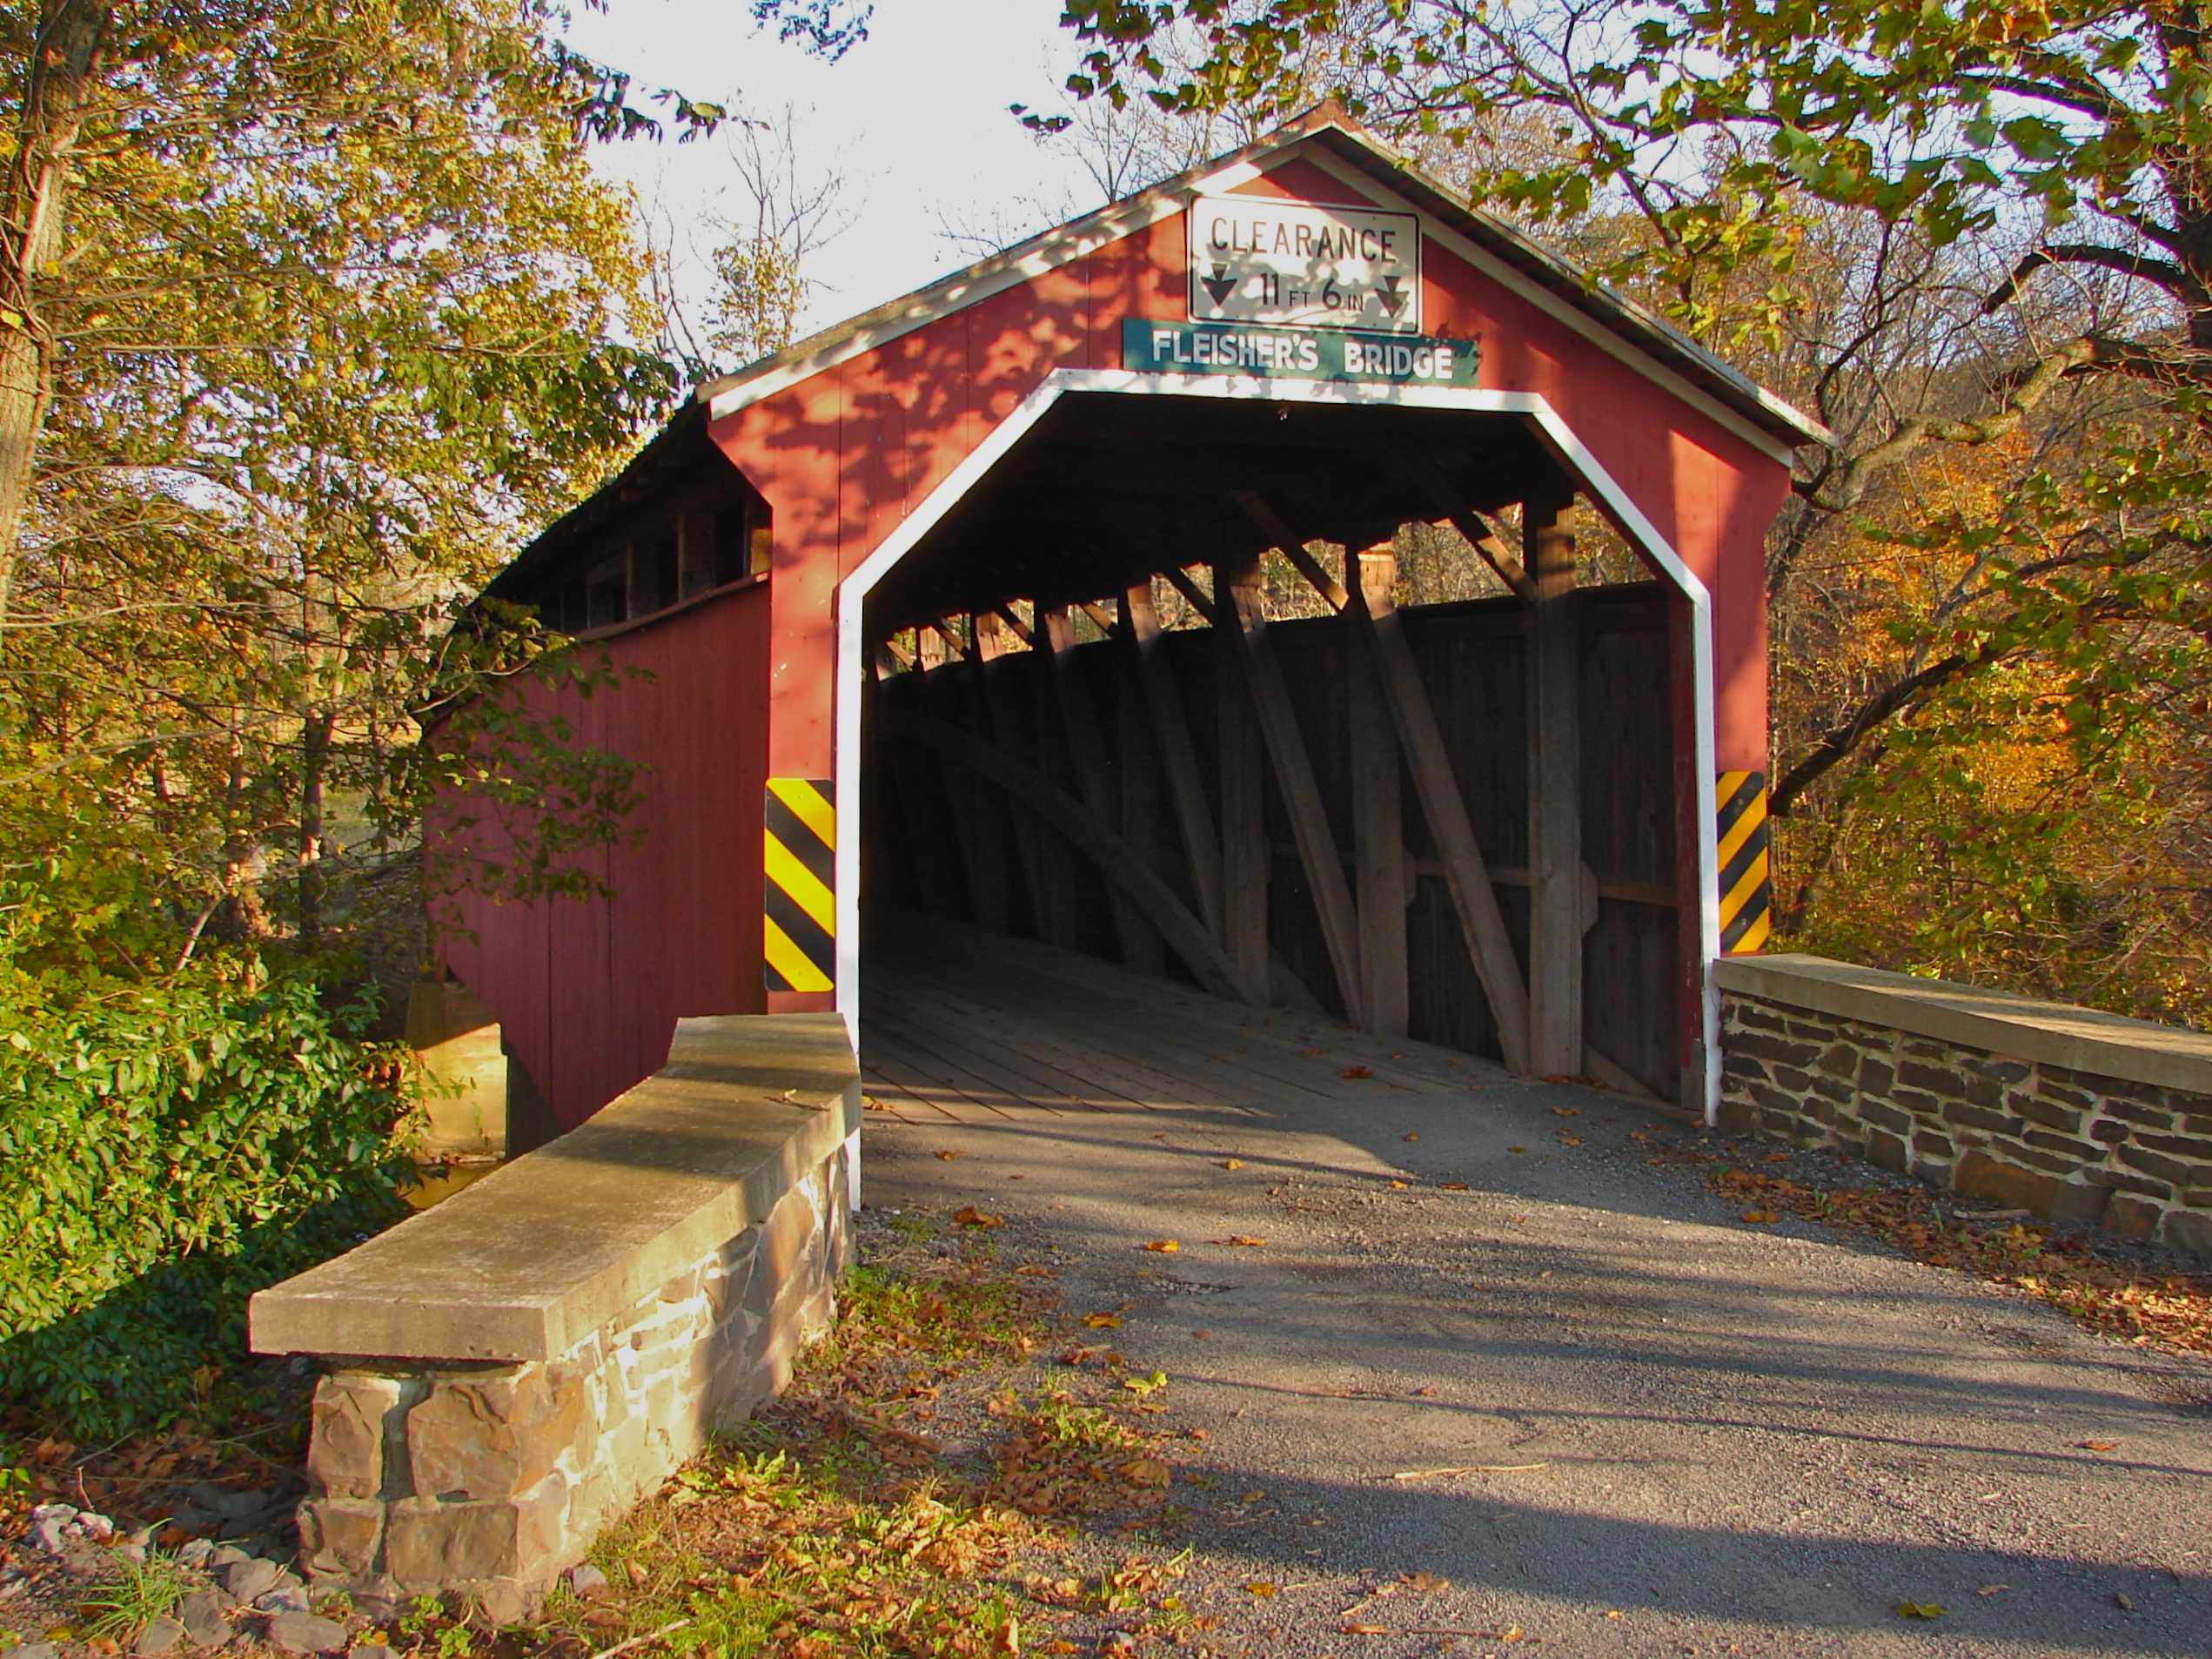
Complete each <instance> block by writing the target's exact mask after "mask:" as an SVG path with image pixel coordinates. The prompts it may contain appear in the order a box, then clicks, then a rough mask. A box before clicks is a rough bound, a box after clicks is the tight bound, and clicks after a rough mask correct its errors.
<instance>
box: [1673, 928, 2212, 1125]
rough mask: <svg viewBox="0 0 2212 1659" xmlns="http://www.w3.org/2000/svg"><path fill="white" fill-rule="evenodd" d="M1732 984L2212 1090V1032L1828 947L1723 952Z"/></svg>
mask: <svg viewBox="0 0 2212 1659" xmlns="http://www.w3.org/2000/svg"><path fill="white" fill-rule="evenodd" d="M1713 978H1714V980H1715V982H1716V983H1717V984H1719V987H1720V989H1721V990H1723V991H1733V992H1735V993H1736V994H1738V995H1739V996H1744V997H1758V998H1760V1000H1761V1001H1763V1002H1770V1003H1780V1004H1783V1005H1784V1006H1786V1007H1791V1008H1802V1009H1806V1010H1808V1011H1812V1012H1814V1013H1820V1014H1831V1015H1835V1016H1838V1017H1840V1018H1844V1019H1855V1020H1861V1021H1864V1022H1865V1023H1866V1024H1869V1025H1887V1026H1889V1027H1891V1028H1893V1029H1894V1030H1897V1031H1910V1032H1912V1033H1913V1034H1914V1035H1915V1036H1918V1037H1932V1038H1936V1039H1937V1040H1939V1041H1941V1042H1945V1043H1954V1044H1958V1045H1959V1046H1961V1047H1962V1048H1974V1049H1983V1050H1986V1051H1989V1052H1991V1053H1994V1054H2001V1055H2005V1056H2007V1057H2008V1058H2014V1059H2021V1060H2033V1061H2035V1062H2036V1063H2038V1064H2040V1065H2059V1066H2064V1067H2065V1068H2067V1069H2068V1071H2086V1072H2088V1073H2090V1074H2092V1075H2094V1076H2096V1077H2106V1078H2122V1079H2124V1080H2125V1081H2128V1082H2130V1083H2148V1084H2151V1085H2155V1086H2157V1087H2160V1088H2166V1089H2182V1090H2186V1091H2189V1092H2190V1093H2193V1094H2203V1095H2212V1035H2208V1034H2206V1033H2205V1032H2202V1031H2189V1030H2187V1029H2186V1028H2184V1027H2182V1026H2179V1025H2161V1024H2155V1023H2154V1022H2152V1021H2150V1020H2143V1019H2129V1018H2127V1017H2126V1016H2124V1015H2122V1014H2107V1013H2101V1012H2100V1011H2097V1010H2095V1009H2094V1008H2076V1007H2075V1006H2074V1005H2073V1004H2069V1003H2054V1002H2043V1001H2041V1000H2040V999H2038V998H2036V997H2016V996H2014V995H2013V994H2011V993H2010V992H2009V991H1984V990H1982V989H1981V988H1980V987H1979V986H1975V985H1961V984H1953V983H1952V982H1950V981H1949V980H1945V979H1920V978H1916V977H1914V976H1913V975H1911V974H1904V973H1891V972H1888V971H1886V970H1884V969H1880V968H1862V967H1860V966H1859V965H1858V964H1855V963H1849V962H1835V961H1831V960H1830V959H1829V958H1828V957H1813V956H1795V955H1782V956H1771V957H1723V958H1721V959H1720V960H1719V962H1717V963H1715V964H1713Z"/></svg>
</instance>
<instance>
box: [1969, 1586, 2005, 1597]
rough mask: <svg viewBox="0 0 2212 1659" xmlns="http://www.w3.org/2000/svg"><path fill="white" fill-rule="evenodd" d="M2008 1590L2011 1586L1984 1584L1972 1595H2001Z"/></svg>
mask: <svg viewBox="0 0 2212 1659" xmlns="http://www.w3.org/2000/svg"><path fill="white" fill-rule="evenodd" d="M2010 1588H2012V1586H2011V1585H2009V1584H1984V1585H1983V1586H1982V1587H1981V1588H1980V1589H1978V1590H1976V1591H1975V1592H1974V1594H1975V1595H2003V1594H2004V1593H2005V1592H2006V1591H2007V1590H2008V1589H2010Z"/></svg>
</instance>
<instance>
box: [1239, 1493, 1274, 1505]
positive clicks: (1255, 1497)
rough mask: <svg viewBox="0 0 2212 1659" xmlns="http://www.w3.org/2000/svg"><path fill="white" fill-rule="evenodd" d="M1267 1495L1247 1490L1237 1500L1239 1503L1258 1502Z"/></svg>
mask: <svg viewBox="0 0 2212 1659" xmlns="http://www.w3.org/2000/svg"><path fill="white" fill-rule="evenodd" d="M1265 1496H1267V1494H1266V1493H1264V1492H1261V1491H1257V1490H1255V1491H1251V1492H1247V1493H1246V1494H1244V1495H1243V1497H1241V1498H1239V1499H1237V1502H1239V1503H1257V1502H1258V1501H1260V1500H1261V1499H1263V1498H1264V1497H1265Z"/></svg>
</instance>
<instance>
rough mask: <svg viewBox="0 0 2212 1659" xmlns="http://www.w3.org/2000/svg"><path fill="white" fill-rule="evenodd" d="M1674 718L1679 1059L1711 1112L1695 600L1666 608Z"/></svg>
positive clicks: (1687, 1094)
mask: <svg viewBox="0 0 2212 1659" xmlns="http://www.w3.org/2000/svg"><path fill="white" fill-rule="evenodd" d="M1666 621H1667V628H1666V642H1667V670H1668V684H1669V689H1670V691H1671V692H1672V695H1671V697H1670V698H1669V702H1670V712H1671V713H1672V715H1673V717H1674V802H1675V813H1674V867H1675V877H1674V900H1675V911H1674V937H1675V946H1674V974H1675V977H1674V985H1675V1009H1676V1022H1675V1029H1676V1031H1677V1034H1678V1036H1677V1042H1676V1054H1677V1057H1678V1059H1679V1064H1680V1066H1681V1071H1682V1087H1681V1090H1680V1091H1679V1096H1678V1098H1679V1100H1680V1102H1681V1104H1682V1105H1685V1106H1687V1107H1689V1108H1691V1109H1692V1110H1693V1111H1697V1112H1702V1111H1704V1110H1705V1107H1706V1084H1705V1078H1704V1071H1705V1068H1704V1065H1703V1063H1702V1062H1703V1056H1704V1052H1705V1015H1706V1010H1705V976H1706V957H1705V950H1706V947H1705V913H1704V910H1703V908H1702V906H1703V900H1704V897H1705V877H1704V875H1703V873H1702V871H1701V870H1700V869H1699V864H1700V862H1701V857H1700V856H1701V852H1702V845H1703V843H1702V839H1701V838H1702V837H1703V836H1705V835H1706V834H1707V833H1709V831H1708V829H1707V827H1706V815H1705V810H1704V809H1703V808H1702V807H1701V806H1700V805H1699V800H1700V797H1701V796H1702V794H1703V791H1702V790H1700V789H1699V787H1698V786H1699V771H1700V770H1701V765H1700V762H1699V755H1698V742H1697V685H1696V678H1695V673H1696V668H1695V664H1696V649H1695V643H1694V640H1693V632H1692V630H1693V623H1694V618H1693V613H1692V611H1691V608H1690V601H1688V600H1687V599H1685V598H1683V597H1682V596H1681V595H1680V594H1674V595H1672V596H1670V598H1669V599H1668V601H1667V608H1666Z"/></svg>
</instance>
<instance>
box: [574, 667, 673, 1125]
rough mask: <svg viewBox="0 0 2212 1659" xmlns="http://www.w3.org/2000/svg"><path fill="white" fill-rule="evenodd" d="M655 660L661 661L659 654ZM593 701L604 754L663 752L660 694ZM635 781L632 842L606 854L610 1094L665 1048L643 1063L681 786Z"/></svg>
mask: <svg viewBox="0 0 2212 1659" xmlns="http://www.w3.org/2000/svg"><path fill="white" fill-rule="evenodd" d="M638 638H639V636H637V635H631V636H628V637H627V638H625V639H624V640H623V641H621V643H623V644H630V643H631V642H632V641H633V640H636V639H638ZM656 643H658V642H656ZM624 655H628V653H625V654H624ZM656 655H660V656H661V657H662V660H663V661H665V660H666V654H665V652H664V653H656ZM658 689H659V688H657V687H656V688H655V690H658ZM592 702H593V709H594V711H595V712H596V713H597V715H599V718H600V739H599V742H600V745H601V746H602V747H604V748H605V749H607V750H608V751H610V752H611V753H613V754H617V755H649V756H660V755H662V754H664V753H666V745H665V742H664V741H663V740H664V738H665V730H664V728H665V723H666V722H664V721H663V720H661V719H659V718H657V717H656V716H657V715H659V714H660V712H661V710H662V708H663V698H662V697H661V696H660V695H646V696H643V697H622V696H605V695H601V696H596V697H594V698H593V700H592ZM642 782H643V787H642V790H641V793H642V794H643V795H644V797H645V798H644V800H643V801H642V802H640V804H639V806H638V808H637V809H636V810H635V811H634V812H633V813H632V814H631V816H630V819H629V821H628V823H626V824H625V825H624V829H626V830H628V831H633V832H636V833H637V835H638V836H639V838H638V839H631V838H629V836H625V838H624V839H623V840H621V841H620V842H618V843H616V844H615V845H613V846H612V847H609V848H608V849H607V885H608V887H609V888H610V889H612V894H611V896H610V897H608V899H607V901H606V904H605V907H604V908H605V910H606V911H607V964H606V969H605V978H604V981H603V983H602V984H601V986H600V1008H599V1016H600V1019H601V1020H602V1021H603V1023H604V1038H603V1043H602V1046H601V1051H600V1064H601V1065H602V1066H603V1067H604V1068H605V1078H606V1081H607V1083H608V1084H611V1085H612V1087H613V1091H614V1092H615V1093H620V1091H622V1090H624V1089H627V1088H628V1087H629V1086H630V1085H632V1084H633V1083H635V1082H636V1081H637V1080H638V1079H639V1078H644V1077H647V1076H648V1075H650V1074H651V1073H652V1072H653V1071H656V1070H658V1069H659V1067H660V1065H662V1064H664V1063H665V1062H666V1059H667V1048H666V1044H663V1047H662V1051H661V1054H660V1057H659V1058H655V1059H654V1060H652V1061H650V1062H648V1061H647V1058H646V1053H645V1051H646V1050H647V1048H648V1047H649V1046H650V1044H649V1042H648V1040H647V1038H646V1037H645V1033H644V1031H643V1029H642V1028H643V1025H644V1023H645V1019H646V1017H647V1010H648V1009H649V1008H650V1007H651V1005H652V1003H653V1000H654V998H653V987H652V985H651V984H650V983H649V979H650V977H656V976H657V974H658V972H659V970H660V964H661V962H662V960H663V958H664V957H665V952H666V949H667V938H666V936H665V934H664V933H663V932H662V930H661V928H660V921H661V904H662V900H663V897H664V894H663V891H662V885H663V884H662V883H661V880H660V876H661V872H662V870H663V869H664V861H665V860H666V859H667V856H668V849H669V842H668V829H669V819H670V816H671V814H672V809H674V797H675V796H677V795H678V794H679V793H680V790H681V789H682V783H681V782H680V780H678V779H675V778H671V777H669V776H666V775H665V774H656V775H654V776H649V777H647V778H645V779H644V780H643V781H642Z"/></svg>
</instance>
